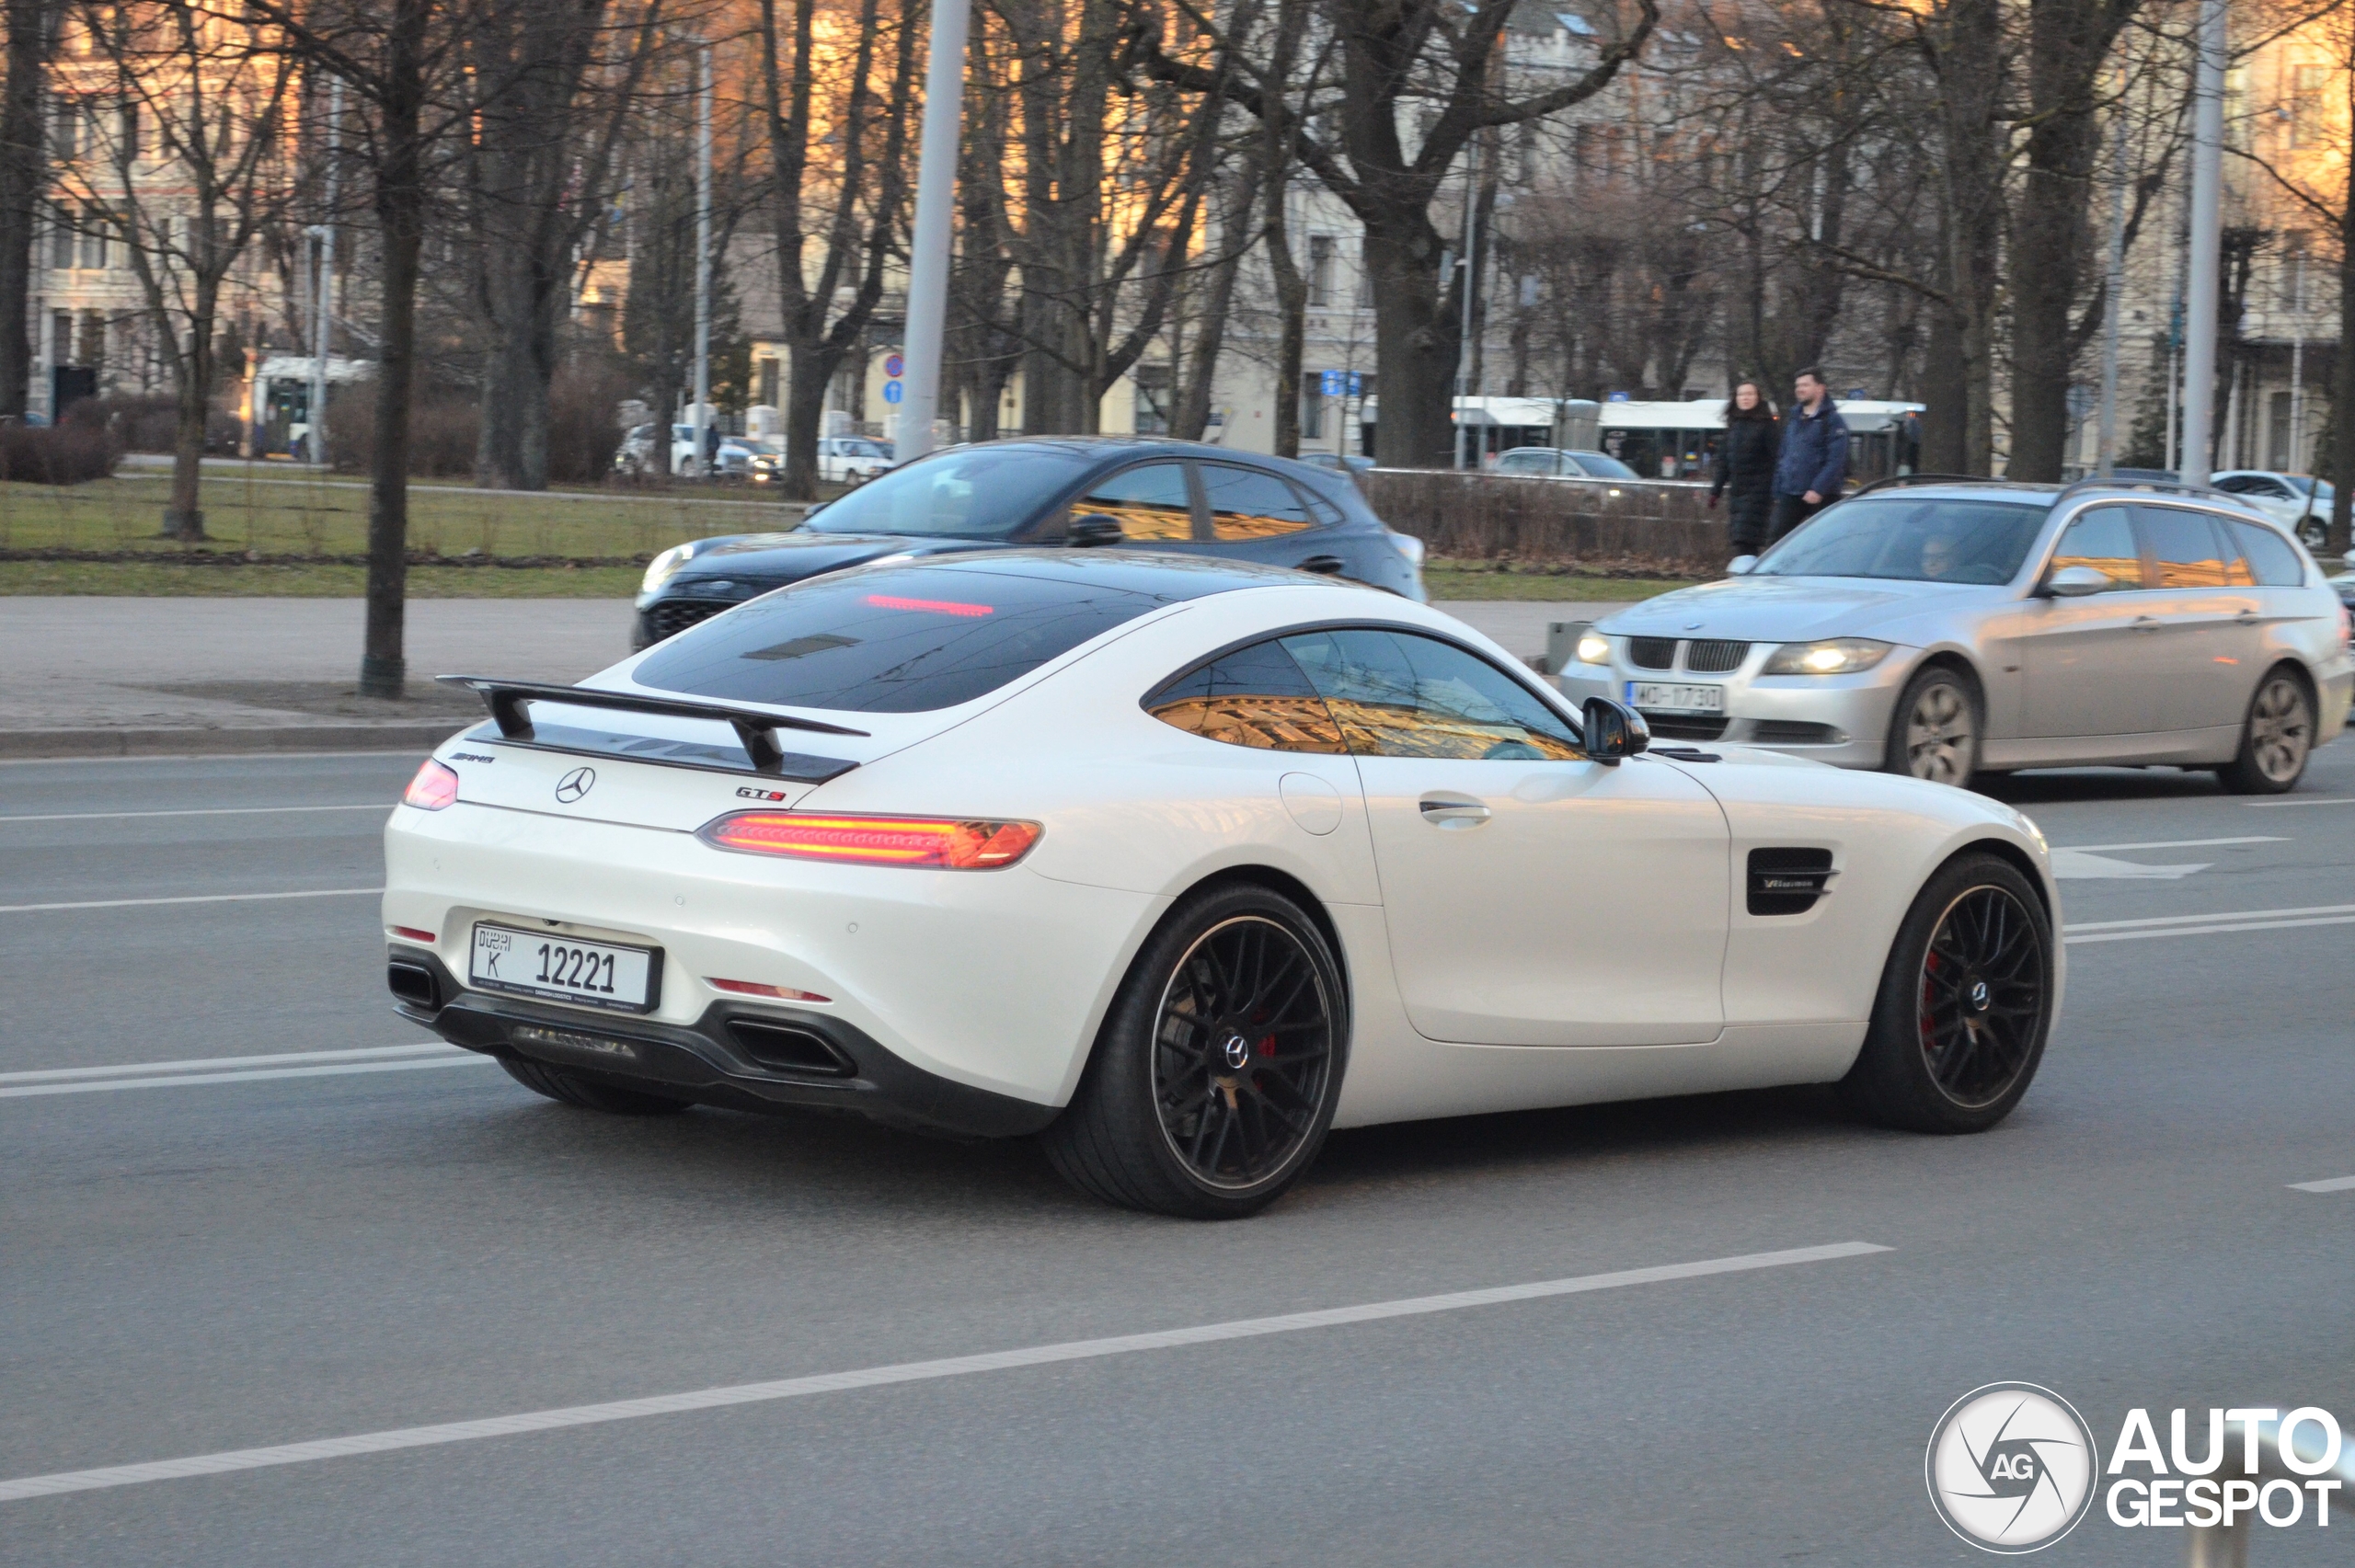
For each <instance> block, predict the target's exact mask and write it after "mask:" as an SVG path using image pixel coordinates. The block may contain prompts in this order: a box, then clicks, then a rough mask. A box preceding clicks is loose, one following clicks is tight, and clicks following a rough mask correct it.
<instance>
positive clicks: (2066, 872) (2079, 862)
mask: <svg viewBox="0 0 2355 1568" xmlns="http://www.w3.org/2000/svg"><path fill="white" fill-rule="evenodd" d="M2051 864H2052V877H2053V880H2054V881H2056V882H2090V881H2108V882H2180V881H2182V880H2183V879H2184V878H2185V877H2187V876H2190V875H2191V874H2192V873H2193V872H2195V871H2205V870H2207V869H2208V868H2209V866H2211V865H2212V864H2215V863H2214V862H2213V861H2205V860H2203V861H2197V862H2194V863H2192V864H2188V865H2143V864H2140V863H2139V862H2136V861H2131V860H2112V859H2110V858H2109V856H2108V855H2106V854H2093V853H2089V852H2087V851H2085V850H2054V851H2053V852H2052V861H2051Z"/></svg>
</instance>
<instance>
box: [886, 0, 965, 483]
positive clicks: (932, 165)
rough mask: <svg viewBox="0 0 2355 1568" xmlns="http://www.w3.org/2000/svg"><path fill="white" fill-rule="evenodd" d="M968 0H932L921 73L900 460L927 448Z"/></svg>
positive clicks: (936, 404)
mask: <svg viewBox="0 0 2355 1568" xmlns="http://www.w3.org/2000/svg"><path fill="white" fill-rule="evenodd" d="M969 3H970V0H932V57H931V61H930V63H929V64H928V65H927V66H926V68H925V81H924V139H923V141H922V143H921V144H920V146H919V150H918V157H917V161H916V223H915V231H914V233H913V235H911V236H910V239H909V246H908V325H907V338H906V341H905V343H904V344H903V345H902V355H903V357H904V358H905V359H906V360H907V374H906V375H905V376H904V377H903V378H902V380H903V381H904V382H905V383H906V386H907V392H906V394H905V397H904V400H903V401H902V403H901V405H900V422H899V426H898V429H897V444H896V445H895V447H894V449H893V454H894V455H895V456H896V457H897V458H898V459H899V461H900V462H902V463H906V462H908V461H909V460H910V459H912V458H918V457H922V456H923V455H924V454H925V452H930V451H931V450H932V422H933V420H934V419H935V418H937V417H938V416H939V412H940V395H941V385H942V383H943V382H944V381H945V380H946V379H947V377H946V375H945V373H944V372H945V371H946V369H947V367H946V365H945V363H944V361H945V358H946V354H947V349H946V345H945V341H944V340H945V338H946V337H947V334H948V264H949V241H950V238H951V232H950V231H951V229H952V227H953V222H952V221H953V219H954V218H955V216H956V209H957V143H958V140H959V133H960V131H961V129H962V120H963V117H964V112H965V24H966V17H967V6H968V5H969Z"/></svg>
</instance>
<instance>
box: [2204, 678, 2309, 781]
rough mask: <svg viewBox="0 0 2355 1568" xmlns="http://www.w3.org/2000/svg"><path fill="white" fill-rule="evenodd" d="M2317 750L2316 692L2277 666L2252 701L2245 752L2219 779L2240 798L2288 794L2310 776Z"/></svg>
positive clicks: (2244, 727)
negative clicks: (2308, 768)
mask: <svg viewBox="0 0 2355 1568" xmlns="http://www.w3.org/2000/svg"><path fill="white" fill-rule="evenodd" d="M2314 747H2315V698H2314V692H2312V691H2311V690H2309V689H2308V688H2307V686H2306V682H2305V681H2304V679H2303V677H2302V676H2300V675H2299V674H2298V672H2297V671H2296V670H2292V669H2291V668H2290V666H2288V665H2286V664H2280V665H2276V666H2274V667H2273V668H2272V669H2271V670H2267V671H2266V672H2265V679H2264V680H2262V681H2258V682H2257V694H2256V695H2254V696H2252V697H2251V698H2249V700H2248V717H2247V718H2246V719H2244V720H2242V722H2241V748H2240V751H2239V753H2238V754H2237V755H2236V756H2234V759H2233V760H2232V761H2230V762H2227V763H2225V764H2224V765H2223V767H2221V768H2219V769H2217V770H2216V777H2217V778H2218V779H2219V780H2220V781H2222V783H2223V786H2224V787H2225V788H2226V789H2228V790H2231V791H2232V792H2233V793H2234V795H2286V794H2288V793H2289V792H2290V791H2292V790H2293V789H2295V788H2297V787H2298V781H2299V780H2300V779H2302V778H2303V777H2305V774H2306V761H2307V760H2308V759H2309V758H2311V757H2312V756H2313V755H2314Z"/></svg>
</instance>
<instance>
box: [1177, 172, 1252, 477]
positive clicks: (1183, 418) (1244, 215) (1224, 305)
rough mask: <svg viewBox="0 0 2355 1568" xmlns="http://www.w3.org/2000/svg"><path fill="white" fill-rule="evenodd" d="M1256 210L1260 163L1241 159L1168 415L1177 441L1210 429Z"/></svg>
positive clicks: (1194, 438) (1194, 437) (1194, 436)
mask: <svg viewBox="0 0 2355 1568" xmlns="http://www.w3.org/2000/svg"><path fill="white" fill-rule="evenodd" d="M1258 210H1259V160H1258V159H1257V158H1246V159H1245V160H1244V164H1243V172H1242V175H1241V177H1240V179H1239V182H1238V184H1237V187H1236V189H1235V195H1234V198H1233V200H1232V202H1231V204H1230V205H1229V206H1228V208H1227V211H1226V221H1225V222H1224V223H1222V224H1220V225H1219V246H1220V249H1221V251H1222V252H1223V258H1222V259H1221V260H1220V261H1219V262H1218V263H1217V265H1216V266H1214V267H1213V268H1212V270H1211V279H1210V294H1209V297H1208V298H1207V299H1205V300H1204V301H1203V302H1202V322H1201V326H1200V329H1199V330H1197V331H1196V333H1195V334H1194V347H1193V349H1192V351H1191V353H1189V355H1188V358H1189V360H1190V361H1192V363H1191V365H1190V366H1189V369H1188V372H1187V376H1186V382H1185V384H1184V385H1183V386H1181V387H1179V388H1178V390H1177V405H1176V406H1175V408H1174V409H1173V410H1172V411H1171V414H1170V420H1169V433H1170V434H1171V435H1173V436H1175V437H1177V439H1178V440H1179V441H1200V440H1201V439H1202V437H1203V435H1204V434H1205V433H1206V432H1207V431H1208V430H1209V429H1210V423H1211V391H1212V383H1214V382H1215V381H1216V379H1217V376H1218V361H1219V356H1220V354H1221V353H1222V352H1223V351H1224V349H1225V347H1226V313H1227V312H1228V311H1229V310H1231V309H1233V308H1234V305H1235V279H1236V277H1238V276H1239V275H1240V274H1241V273H1242V271H1243V254H1244V252H1245V251H1246V250H1248V249H1249V248H1250V246H1251V233H1252V222H1251V220H1252V216H1253V214H1255V213H1257V212H1258Z"/></svg>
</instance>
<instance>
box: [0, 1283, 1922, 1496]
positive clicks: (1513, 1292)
mask: <svg viewBox="0 0 2355 1568" xmlns="http://www.w3.org/2000/svg"><path fill="white" fill-rule="evenodd" d="M1889 1251H1890V1248H1888V1247H1882V1246H1876V1245H1874V1244H1873V1243H1872V1242H1833V1243H1832V1244H1831V1245H1830V1246H1822V1247H1794V1248H1791V1249H1789V1250H1787V1251H1784V1252H1775V1253H1744V1254H1743V1255H1741V1256H1739V1257H1729V1258H1709V1259H1706V1260H1704V1261H1702V1262H1699V1263H1679V1264H1667V1265H1660V1266H1658V1267H1653V1268H1629V1269H1621V1270H1618V1271H1616V1272H1614V1273H1611V1274H1587V1275H1580V1276H1575V1277H1572V1278H1569V1279H1545V1280H1539V1281H1537V1282H1536V1283H1534V1284H1530V1285H1503V1286H1498V1287H1496V1288H1491V1289H1487V1290H1458V1291H1453V1292H1451V1293H1449V1294H1447V1295H1444V1296H1414V1297H1408V1298H1407V1299H1402V1300H1396V1301H1371V1302H1367V1303H1365V1304H1363V1305H1361V1306H1356V1307H1328V1308H1326V1309H1324V1310H1320V1311H1309V1312H1286V1313H1283V1314H1282V1315H1281V1316H1279V1317H1271V1318H1241V1319H1236V1320H1234V1321H1232V1322H1223V1323H1205V1324H1202V1325H1200V1326H1199V1327H1195V1328H1182V1329H1165V1330H1162V1331H1160V1332H1158V1333H1127V1334H1120V1335H1116V1336H1114V1337H1112V1338H1109V1339H1076V1340H1067V1341H1065V1342H1064V1343H1063V1344H1061V1345H1032V1346H1030V1347H1028V1348H1027V1349H1022V1350H998V1351H992V1352H989V1353H986V1354H984V1355H980V1356H948V1357H945V1358H943V1359H941V1360H937V1361H902V1362H900V1363H898V1364H896V1365H893V1366H888V1367H867V1368H861V1369H859V1370H857V1371H854V1372H821V1373H820V1374H818V1375H817V1376H816V1377H810V1378H785V1379H778V1380H777V1381H775V1382H767V1383H734V1384H730V1385H728V1386H726V1387H722V1388H716V1389H698V1390H695V1391H693V1392H691V1393H677V1394H658V1395H655V1396H653V1397H652V1398H649V1399H628V1400H615V1401H613V1402H610V1403H605V1404H577V1405H571V1406H568V1407H566V1408H563V1409H558V1410H534V1411H527V1412H524V1413H521V1414H517V1415H498V1416H492V1417H489V1418H488V1419H486V1420H480V1421H452V1422H445V1423H443V1424H442V1425H436V1426H403V1427H397V1428H395V1429H393V1430H391V1431H387V1432H363V1433H360V1434H358V1435H356V1436H350V1437H327V1438H322V1439H319V1440H317V1441H315V1442H308V1443H283V1444H280V1445H278V1446H276V1447H273V1448H236V1449H231V1450H230V1451H228V1452H226V1453H218V1454H195V1455H191V1456H190V1457H189V1458H187V1459H159V1460H155V1461H154V1462H151V1463H147V1464H128V1465H109V1466H107V1467H106V1468H104V1469H100V1470H75V1471H60V1472H58V1473H56V1474H53V1475H29V1476H25V1477H22V1478H20V1479H18V1480H15V1481H0V1502H10V1501H14V1500H15V1499H17V1498H21V1497H44V1496H48V1495H51V1494H54V1493H60V1492H92V1491H97V1490H98V1489H100V1488H103V1487H111V1486H137V1485H139V1484H141V1483H143V1482H151V1481H177V1480H179V1479H180V1478H182V1477H185V1476H192V1475H222V1474H225V1473H227V1472H229V1471H241V1470H261V1469H265V1468H268V1467H270V1466H274V1465H293V1464H304V1463H307V1462H309V1461H311V1460H313V1459H339V1458H342V1457H344V1456H346V1455H350V1454H381V1453H385V1452H388V1451H390V1450H393V1449H396V1448H434V1447H438V1446H440V1445H442V1444H445V1443H466V1442H474V1441H477V1440H479V1439H481V1438H485V1437H511V1436H518V1435H520V1434H522V1433H526V1432H547V1431H553V1430H557V1429H559V1428H562V1427H567V1426H592V1425H599V1424H602V1423H604V1422H609V1421H632V1420H636V1419H638V1418H639V1417H642V1416H649V1415H675V1414H679V1413H684V1412H686V1411H695V1410H718V1409H724V1408H726V1407H728V1406H730V1405H740V1404H760V1403H764V1402H768V1401H771V1400H781V1399H798V1398H800V1397H802V1396H804V1395H808V1394H829V1393H844V1392H847V1391H851V1390H854V1389H872V1388H880V1387H883V1386H885V1385H888V1384H891V1383H918V1382H925V1381H929V1380H931V1379H936V1378H955V1377H962V1376H965V1375H967V1374H970V1373H974V1372H1003V1371H1008V1370H1011V1369H1013V1368H1017V1367H1043V1366H1051V1365H1052V1364H1054V1363H1056V1362H1061V1361H1086V1360H1094V1359H1096V1358H1098V1357H1101V1356H1122V1355H1127V1354H1129V1353H1131V1352H1134V1351H1141V1350H1175V1349H1177V1348H1180V1347H1181V1346H1185V1345H1213V1344H1217V1343H1220V1342H1222V1341H1225V1340H1235V1339H1257V1338H1259V1337H1261V1336H1263V1335H1266V1334H1274V1333H1299V1332H1300V1331H1302V1330H1304V1329H1322V1328H1338V1327H1340V1326H1342V1325H1345V1324H1349V1323H1367V1322H1381V1321H1383V1320H1384V1319H1389V1318H1414V1317H1423V1316H1427V1315H1429V1314H1430V1313H1433V1312H1454V1311H1461V1310H1464V1309H1465V1308H1467V1307H1491V1306H1498V1305H1501V1304H1503V1303H1505V1302H1510V1301H1534V1300H1541V1299H1545V1298H1547V1297H1553V1296H1578V1295H1583V1294H1585V1293H1587V1292H1589V1291H1594V1290H1615V1289H1618V1288H1621V1287H1624V1286H1630V1285H1656V1284H1660V1283H1664V1282H1666V1281H1668V1280H1672V1279H1701V1278H1706V1277H1707V1276H1711V1275H1718V1274H1742V1273H1747V1272H1749V1271H1752V1270H1754V1269H1764V1268H1782V1267H1786V1266H1788V1265H1794V1264H1803V1263H1828V1262H1831V1261H1832V1260H1833V1259H1835V1258H1852V1257H1861V1256H1864V1255H1865V1254H1867V1253H1885V1252H1889Z"/></svg>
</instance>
